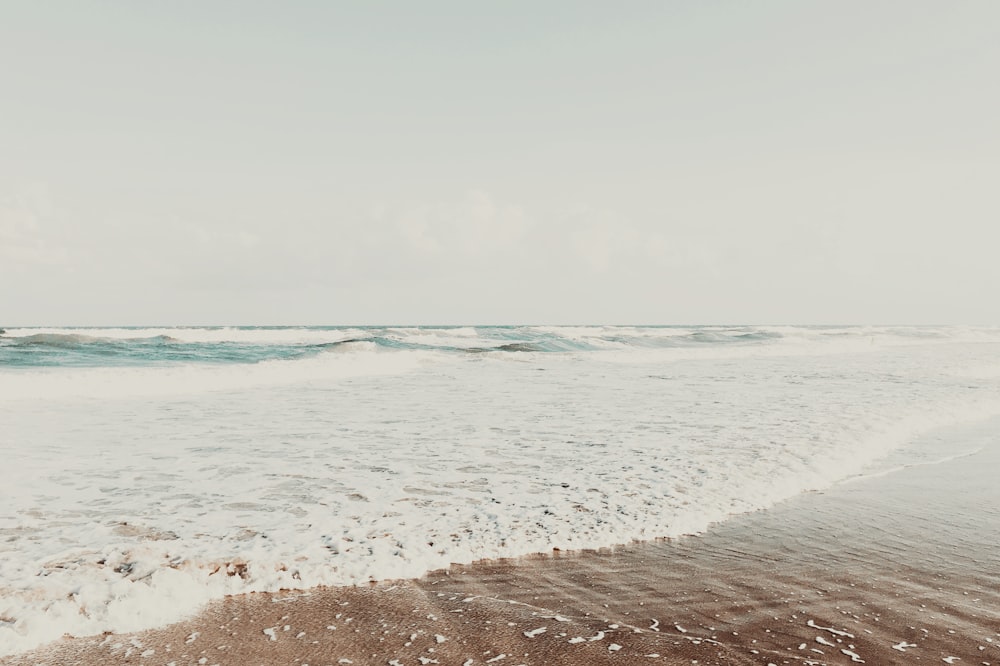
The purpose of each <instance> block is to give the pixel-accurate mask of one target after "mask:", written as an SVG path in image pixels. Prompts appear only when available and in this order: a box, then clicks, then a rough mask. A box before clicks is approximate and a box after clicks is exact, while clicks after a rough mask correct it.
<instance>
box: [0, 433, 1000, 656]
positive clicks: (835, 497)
mask: <svg viewBox="0 0 1000 666" xmlns="http://www.w3.org/2000/svg"><path fill="white" fill-rule="evenodd" d="M998 425H1000V424H998V422H997V421H992V422H987V423H983V424H978V425H976V426H974V427H964V428H961V429H959V428H951V429H945V430H938V431H934V432H933V433H929V434H928V435H926V436H924V437H923V439H922V440H921V442H919V443H918V445H919V446H921V447H922V448H923V450H924V451H925V452H927V453H928V456H927V457H926V459H925V461H924V462H922V463H919V464H911V465H902V466H899V467H892V466H889V467H885V468H884V469H882V470H881V471H879V472H878V473H875V474H873V475H870V476H863V477H857V478H855V479H851V480H848V481H846V482H843V483H840V484H838V485H835V486H834V487H832V488H829V489H827V490H824V491H821V492H814V493H806V494H803V495H799V496H797V497H794V498H792V499H790V500H787V501H785V502H782V503H779V504H778V505H776V506H774V507H772V508H770V509H767V510H763V511H758V512H754V513H749V514H746V515H742V516H737V517H734V518H731V519H730V520H727V521H724V522H722V523H719V524H716V525H714V526H713V527H711V528H710V529H709V530H708V531H707V532H706V533H704V534H701V535H697V536H689V537H682V538H678V539H671V540H658V541H651V542H637V543H632V544H629V545H623V546H619V547H615V548H611V549H601V550H596V551H572V552H565V551H554V552H551V553H546V554H541V555H536V556H529V557H522V558H515V559H503V560H490V561H482V562H477V563H475V564H472V565H464V566H459V565H455V566H452V567H450V568H448V569H443V570H439V571H435V572H432V573H430V574H428V575H426V576H424V577H422V578H419V579H411V580H396V581H383V582H380V583H377V584H372V585H362V586H355V587H328V588H317V589H311V590H299V591H289V592H278V593H267V594H259V593H258V594H248V595H236V596H231V597H228V598H226V599H224V600H221V601H217V602H213V603H212V604H210V605H209V606H208V607H207V608H205V609H204V611H203V612H201V613H199V614H198V615H197V616H195V617H193V618H191V619H188V620H185V621H183V622H180V623H177V624H174V625H171V626H168V627H165V628H162V629H157V630H153V631H147V632H138V633H133V634H108V635H105V636H98V637H89V638H78V639H65V640H62V641H59V642H57V643H55V644H53V645H50V646H48V647H46V648H43V649H40V650H37V651H34V652H30V653H26V654H23V655H19V656H17V657H12V658H8V659H6V660H4V662H3V663H6V664H10V665H11V666H22V665H27V664H86V665H90V664H150V665H152V664H175V665H176V666H180V665H182V664H220V665H221V664H311V665H312V666H316V665H317V664H348V663H354V664H403V665H407V666H408V665H410V664H414V665H416V664H423V665H426V664H434V663H439V664H469V665H470V666H471V665H474V664H490V663H492V664H502V665H503V666H507V665H514V664H604V663H608V664H645V663H663V664H692V663H697V664H720V665H721V664H761V665H766V664H851V663H867V664H911V663H926V664H934V663H958V664H997V663H1000V550H998V549H997V548H996V544H997V543H1000V486H998V484H996V482H995V470H996V469H998V466H1000V437H997V435H996V433H997V432H998V430H997V428H998ZM956 442H958V443H961V446H958V447H956V446H955V444H956ZM956 450H957V451H959V453H957V454H956V453H955V451H956ZM935 451H938V452H939V453H941V454H943V455H941V456H939V457H937V458H935V457H934V455H931V454H934V452H935Z"/></svg>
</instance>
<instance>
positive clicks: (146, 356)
mask: <svg viewBox="0 0 1000 666" xmlns="http://www.w3.org/2000/svg"><path fill="white" fill-rule="evenodd" d="M891 330H892V329H877V330H869V329H858V328H847V327H843V328H841V327H825V328H823V327H816V328H803V327H799V328H796V329H794V334H791V335H790V334H789V333H788V332H782V330H781V328H780V327H754V326H731V327H720V326H703V327H679V326H678V327H606V326H593V327H560V328H554V327H534V326H491V327H474V328H470V327H332V326H327V327H263V326H244V327H174V328H143V327H131V328H128V327H126V328H107V329H93V328H90V329H85V328H60V329H43V328H13V329H7V330H6V331H5V333H4V334H2V335H0V367H2V366H8V367H38V366H57V367H58V366H65V367H115V366H155V365H170V364H189V363H196V364H230V363H260V362H262V361H269V360H290V359H297V358H305V357H309V356H314V355H317V354H321V353H324V352H327V351H330V350H332V349H334V348H336V347H338V346H340V345H345V344H351V343H358V342H367V343H370V344H372V345H374V346H375V347H376V348H381V349H385V350H397V351H406V350H424V351H435V352H444V353H455V354H466V353H486V352H490V353H525V352H540V353H560V352H587V351H602V350H609V349H619V350H624V349H657V348H660V349H669V348H680V349H683V348H692V349H697V348H705V347H713V346H720V345H726V346H728V345H767V344H774V343H780V342H781V341H782V340H783V339H784V338H786V337H788V338H790V339H791V340H794V339H797V338H801V337H802V335H803V334H807V335H811V336H812V337H815V338H817V339H822V338H828V339H831V340H836V339H837V338H839V337H850V338H854V339H859V338H863V337H864V336H865V335H867V334H873V335H874V334H875V333H878V334H879V335H880V336H884V335H885V334H886V332H891ZM944 335H946V334H945V333H943V332H942V331H941V330H939V329H930V328H928V329H918V328H913V329H898V330H896V336H897V337H902V338H904V339H905V338H920V337H941V336H944Z"/></svg>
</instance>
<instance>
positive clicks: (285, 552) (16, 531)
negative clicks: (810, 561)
mask: <svg viewBox="0 0 1000 666" xmlns="http://www.w3.org/2000/svg"><path fill="white" fill-rule="evenodd" d="M241 330H242V329H232V330H230V329H196V330H192V331H187V330H179V329H146V330H142V331H141V335H135V333H136V330H135V329H116V330H100V329H97V330H87V331H79V330H73V331H70V332H67V331H66V330H49V331H39V330H38V329H35V330H34V332H32V333H30V335H37V334H43V333H44V334H46V335H86V336H88V337H91V338H95V339H111V338H115V337H116V336H120V339H123V340H130V339H136V338H140V339H142V338H149V337H152V336H153V335H169V336H170V337H171V338H173V339H179V340H182V339H185V338H196V337H206V336H207V335H208V334H207V333H206V331H213V333H212V335H220V336H221V335H223V334H224V335H225V336H228V337H239V336H244V335H245V336H247V337H253V336H257V335H258V333H256V332H253V333H245V332H241ZM253 330H268V329H253ZM122 331H125V332H122ZM164 331H166V332H164ZM234 331H235V332H234ZM12 333H13V335H14V337H18V336H23V335H25V334H29V333H27V332H26V331H24V330H14V331H13V332H12ZM127 335H130V336H131V337H126V336H127ZM266 336H271V337H272V338H273V340H272V341H270V342H267V341H259V342H255V343H253V344H262V345H298V344H312V343H314V342H316V340H317V339H320V338H322V339H323V340H325V341H326V342H334V343H342V342H344V341H346V340H355V342H347V343H344V344H336V345H334V346H332V347H330V348H328V349H327V348H323V349H320V350H319V351H317V352H315V353H311V354H309V355H306V356H302V357H300V358H295V359H284V360H266V361H262V362H253V363H250V362H229V363H211V362H191V363H181V364H177V363H172V364H162V363H160V364H157V363H153V362H150V363H149V364H147V365H140V366H128V367H118V366H115V365H114V363H115V362H116V361H115V357H113V356H111V357H109V358H110V360H109V361H108V362H107V364H106V365H105V366H103V367H83V368H81V367H60V366H50V367H17V368H4V369H3V370H2V372H0V423H3V433H4V438H3V441H2V442H0V453H2V455H3V456H4V458H5V461H6V464H5V465H4V466H3V467H2V468H0V488H2V491H0V492H2V494H3V497H2V499H3V506H4V511H3V513H2V514H0V534H2V536H3V537H4V538H3V539H2V540H0V654H11V653H15V652H19V651H23V650H26V649H30V648H31V647H34V646H37V645H40V644H42V643H45V642H47V641H50V640H54V639H56V638H58V637H60V636H62V635H63V634H66V633H69V634H72V635H86V634H94V633H99V632H102V631H128V630H136V629H141V628H145V627H151V626H157V625H162V624H164V623H167V622H170V621H173V620H176V619H179V618H181V617H183V616H184V615H186V614H189V613H191V612H194V611H195V610H197V609H198V608H199V607H200V606H201V605H202V604H204V603H205V602H206V601H208V600H210V599H213V598H218V597H220V596H223V595H226V594H233V593H239V592H247V591H253V590H277V589H282V588H305V587H310V586H315V585H321V584H324V585H348V584H354V583H361V582H365V581H368V580H374V579H385V578H397V577H412V576H419V575H421V574H422V573H424V572H426V571H427V570H430V569H434V568H438V567H443V566H447V565H448V564H450V563H452V562H469V561H473V560H476V559H480V558H488V557H505V556H516V555H521V554H526V553H531V552H539V551H548V550H550V549H552V548H559V549H564V550H565V549H573V548H595V547H602V546H610V545H614V544H617V543H623V542H628V541H630V540H633V539H652V538H657V537H666V536H680V535H684V534H692V533H697V532H701V531H703V530H705V529H706V528H707V527H708V526H709V525H710V524H711V523H713V522H717V521H721V520H725V519H726V518H727V517H728V516H731V515H733V514H736V513H740V512H745V511H751V510H755V509H758V508H762V507H766V506H769V505H771V504H773V503H774V502H777V501H780V500H782V499H784V498H787V497H790V496H793V495H795V494H797V493H800V492H803V491H805V490H809V489H815V488H823V487H826V486H829V485H830V484H832V483H836V482H837V481H839V480H842V479H845V478H849V477H851V476H853V475H856V474H858V473H862V472H864V470H866V469H871V468H870V467H868V466H869V465H870V463H872V462H874V461H877V460H879V459H880V458H882V457H884V456H885V455H886V454H888V453H890V452H892V451H895V452H896V453H895V457H896V458H897V459H898V458H899V457H900V456H902V457H903V459H904V460H905V451H906V447H907V445H908V443H909V442H910V441H912V440H913V438H914V437H915V436H916V435H918V434H919V433H922V432H925V431H927V430H929V429H932V428H936V427H939V426H947V425H950V424H955V423H961V422H965V421H969V420H974V419H978V418H985V417H988V416H991V415H993V414H997V413H1000V373H998V372H997V371H996V370H997V366H998V363H997V361H996V360H995V359H996V358H998V354H997V352H998V351H1000V341H998V337H997V335H996V332H995V331H994V330H992V329H982V330H980V329H940V328H939V329H887V328H883V329H862V328H829V329H797V328H794V327H781V328H774V329H761V328H748V327H728V328H725V327H715V328H711V329H698V328H686V329H656V328H649V329H646V328H641V327H623V328H617V327H578V328H573V329H565V330H564V329H560V328H553V329H548V328H498V329H489V328H475V329H474V328H464V329H448V328H441V329H423V328H413V329H405V328H396V329H319V330H317V331H313V330H310V329H301V330H299V329H295V330H283V329H278V330H276V331H275V332H269V333H267V334H266ZM307 339H308V340H307ZM226 342H227V341H225V340H215V341H209V342H200V343H194V344H199V345H206V346H205V347H203V348H202V349H203V353H204V354H207V355H210V354H211V353H212V351H213V349H216V348H215V347H212V345H222V344H225V343H226ZM230 342H231V341H230ZM528 349H534V350H536V351H524V350H528ZM546 349H548V350H550V351H544V350H546ZM471 350H478V351H476V353H469V352H470V351H471ZM18 353H20V352H18ZM57 353H71V352H62V351H60V352H57ZM116 353H118V352H116ZM120 353H122V354H128V353H130V352H129V350H128V349H127V348H125V349H123V350H120ZM136 353H138V352H136ZM143 353H145V352H143ZM227 353H228V352H227ZM956 452H958V451H957V450H956ZM893 464H894V465H896V464H897V463H893Z"/></svg>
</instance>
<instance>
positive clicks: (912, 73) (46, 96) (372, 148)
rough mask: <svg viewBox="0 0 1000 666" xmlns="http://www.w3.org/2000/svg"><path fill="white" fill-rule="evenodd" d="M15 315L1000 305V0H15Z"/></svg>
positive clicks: (512, 317)
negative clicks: (341, 0)
mask: <svg viewBox="0 0 1000 666" xmlns="http://www.w3.org/2000/svg"><path fill="white" fill-rule="evenodd" d="M0 62H2V63H3V65H2V67H0V326H16V325H124V324H129V325H147V324H148V325H154V324H156V325H163V324H178V325H191V324H389V323H414V324H420V323H427V324H433V323H441V324H458V323H483V324H489V323H494V324H519V323H557V324H558V323H650V324H657V323H659V324H671V323H709V324H711V323H968V324H991V325H992V324H1000V2H996V1H995V0H982V1H972V0H970V1H966V0H955V1H946V0H935V1H934V2H923V1H918V0H901V1H899V2H882V1H877V0H865V1H850V0H848V1H841V0H836V1H834V0H831V1H818V2H810V1H801V0H788V1H779V0H761V1H756V2H744V1H742V0H740V1H731V2H726V1H700V0H699V1H695V0H691V1H690V2H671V1H668V0H660V1H657V2H610V1H606V2H582V1H580V0H572V1H566V2H555V1H549V2H546V1H539V0H533V1H531V2H511V1H503V2H500V1H497V2H491V3H488V2H485V1H484V2H469V1H467V0H461V1H455V2H433V1H429V2H409V1H408V0H407V1H403V0H400V1H398V2H333V1H332V0H331V1H319V0H317V1H315V2H307V1H304V0H303V1H298V2H245V1H239V2H235V1H234V2H221V1H204V0H198V1H192V2H180V1H169V2H168V1H166V0H164V1H161V2H151V1H136V2H133V1H126V0H120V1H116V2H95V1H88V0H65V1H62V2H36V1H34V0H23V1H22V0H0Z"/></svg>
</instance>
